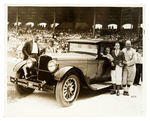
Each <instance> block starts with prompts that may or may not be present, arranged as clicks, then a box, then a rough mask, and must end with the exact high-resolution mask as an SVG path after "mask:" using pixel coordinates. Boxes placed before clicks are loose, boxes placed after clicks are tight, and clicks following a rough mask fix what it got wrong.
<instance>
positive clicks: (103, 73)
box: [96, 43, 112, 82]
mask: <svg viewBox="0 0 150 121" xmlns="http://www.w3.org/2000/svg"><path fill="white" fill-rule="evenodd" d="M106 47H110V48H111V49H112V45H111V44H108V43H103V44H100V46H99V49H100V51H99V53H103V52H104V48H106ZM110 73H111V63H110V61H109V60H108V59H107V58H104V57H102V56H99V57H98V65H97V75H96V80H99V81H100V82H105V81H110V79H111V76H110Z"/></svg>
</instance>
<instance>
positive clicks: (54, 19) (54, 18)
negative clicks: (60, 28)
mask: <svg viewBox="0 0 150 121" xmlns="http://www.w3.org/2000/svg"><path fill="white" fill-rule="evenodd" d="M55 23H56V9H55V8H54V14H53V33H55Z"/></svg>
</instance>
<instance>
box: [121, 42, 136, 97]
mask: <svg viewBox="0 0 150 121" xmlns="http://www.w3.org/2000/svg"><path fill="white" fill-rule="evenodd" d="M125 46H126V47H125V48H124V49H123V50H122V51H123V53H124V56H125V61H124V62H123V63H124V64H125V66H124V69H123V88H124V92H123V95H126V96H129V88H130V86H131V84H132V83H133V81H134V78H135V73H136V67H135V63H136V51H135V49H133V48H132V47H131V46H132V44H131V41H130V40H127V41H126V43H125Z"/></svg>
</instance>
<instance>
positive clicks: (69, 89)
mask: <svg viewBox="0 0 150 121" xmlns="http://www.w3.org/2000/svg"><path fill="white" fill-rule="evenodd" d="M76 92H77V81H76V79H75V78H68V79H67V80H66V81H65V83H64V86H63V97H64V99H65V100H66V101H72V100H73V99H74V98H75V95H76Z"/></svg>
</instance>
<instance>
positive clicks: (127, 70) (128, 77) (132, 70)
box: [123, 65, 136, 85]
mask: <svg viewBox="0 0 150 121" xmlns="http://www.w3.org/2000/svg"><path fill="white" fill-rule="evenodd" d="M135 74H136V67H135V65H133V66H130V67H128V66H125V67H124V69H123V85H131V84H132V83H133V81H134V78H135Z"/></svg>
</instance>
